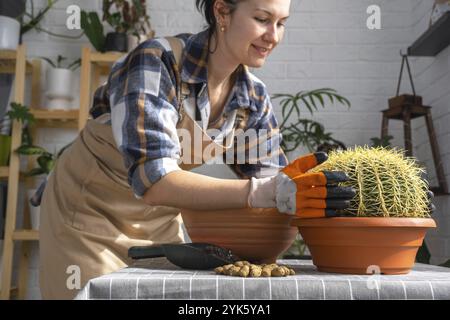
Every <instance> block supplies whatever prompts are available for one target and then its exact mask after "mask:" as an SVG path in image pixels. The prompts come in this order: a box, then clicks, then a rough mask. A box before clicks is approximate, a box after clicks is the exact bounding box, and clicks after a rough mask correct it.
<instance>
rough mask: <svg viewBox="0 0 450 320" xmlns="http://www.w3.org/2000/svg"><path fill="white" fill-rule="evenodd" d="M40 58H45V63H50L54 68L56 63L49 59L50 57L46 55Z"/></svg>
mask: <svg viewBox="0 0 450 320" xmlns="http://www.w3.org/2000/svg"><path fill="white" fill-rule="evenodd" d="M40 58H41V59H42V60H45V61H47V63H48V64H49V65H51V66H52V67H53V68H56V64H55V63H54V62H53V61H52V60H51V59H50V58H47V57H40Z"/></svg>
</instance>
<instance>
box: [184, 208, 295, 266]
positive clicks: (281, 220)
mask: <svg viewBox="0 0 450 320" xmlns="http://www.w3.org/2000/svg"><path fill="white" fill-rule="evenodd" d="M181 215H182V217H183V221H184V224H185V227H186V230H187V232H188V234H189V237H190V238H191V240H192V242H206V243H212V244H215V245H218V246H221V247H224V248H227V249H230V250H231V251H232V252H233V253H234V254H235V255H237V256H239V257H240V258H242V259H243V260H248V261H251V262H254V263H273V262H275V261H276V259H277V257H278V256H279V255H280V254H281V253H283V252H284V251H286V250H287V249H288V248H289V247H290V246H291V245H292V243H293V242H294V240H295V237H296V235H297V229H296V228H295V227H292V226H291V225H290V222H291V220H292V216H288V215H285V214H282V213H279V212H278V211H277V210H276V209H259V208H258V209H233V210H216V211H198V210H187V209H182V211H181Z"/></svg>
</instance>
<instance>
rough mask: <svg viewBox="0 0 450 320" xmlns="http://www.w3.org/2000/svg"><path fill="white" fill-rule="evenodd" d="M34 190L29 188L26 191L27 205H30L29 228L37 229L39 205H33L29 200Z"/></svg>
mask: <svg viewBox="0 0 450 320" xmlns="http://www.w3.org/2000/svg"><path fill="white" fill-rule="evenodd" d="M35 192H36V189H29V190H28V191H27V201H28V205H29V207H30V220H31V229H33V230H39V221H40V211H41V207H40V206H39V207H33V206H32V205H31V204H30V203H29V201H30V198H31V197H32V196H33V195H34V193H35Z"/></svg>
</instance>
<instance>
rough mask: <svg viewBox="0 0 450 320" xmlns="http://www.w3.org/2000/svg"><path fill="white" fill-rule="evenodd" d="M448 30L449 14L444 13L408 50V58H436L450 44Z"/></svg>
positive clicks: (449, 28)
mask: <svg viewBox="0 0 450 320" xmlns="http://www.w3.org/2000/svg"><path fill="white" fill-rule="evenodd" d="M449 30H450V12H446V13H445V14H444V15H443V16H442V17H440V18H439V20H437V21H436V22H435V23H434V24H433V25H432V26H431V27H430V28H429V29H428V30H427V31H426V32H425V33H423V34H422V35H421V36H420V37H419V38H418V39H417V40H416V41H415V42H414V43H413V44H412V45H411V46H410V47H409V48H408V56H416V57H434V56H436V55H437V54H438V53H439V52H441V51H442V50H444V49H445V48H446V47H447V46H448V45H449V44H450V31H449Z"/></svg>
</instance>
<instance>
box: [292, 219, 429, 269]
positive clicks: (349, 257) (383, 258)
mask: <svg viewBox="0 0 450 320" xmlns="http://www.w3.org/2000/svg"><path fill="white" fill-rule="evenodd" d="M291 223H292V225H295V226H297V227H298V230H299V232H300V234H301V235H302V237H303V239H304V240H305V242H306V245H307V246H308V248H309V250H310V252H311V255H312V258H313V263H314V265H315V266H316V267H317V268H318V269H319V271H322V272H334V273H348V274H373V273H382V274H404V273H408V272H409V271H410V270H411V268H412V267H413V265H414V260H415V257H416V254H417V250H418V249H419V247H420V246H421V245H422V242H423V238H424V236H425V233H426V231H427V229H428V228H435V227H436V223H435V222H434V220H433V219H424V218H378V217H373V218H370V217H346V218H344V217H338V218H320V219H294V220H292V222H291Z"/></svg>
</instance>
